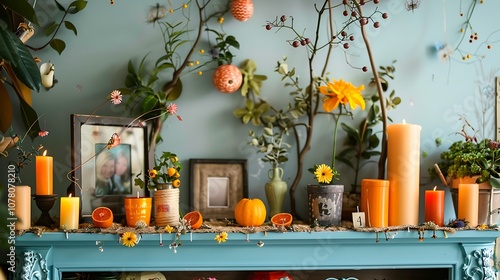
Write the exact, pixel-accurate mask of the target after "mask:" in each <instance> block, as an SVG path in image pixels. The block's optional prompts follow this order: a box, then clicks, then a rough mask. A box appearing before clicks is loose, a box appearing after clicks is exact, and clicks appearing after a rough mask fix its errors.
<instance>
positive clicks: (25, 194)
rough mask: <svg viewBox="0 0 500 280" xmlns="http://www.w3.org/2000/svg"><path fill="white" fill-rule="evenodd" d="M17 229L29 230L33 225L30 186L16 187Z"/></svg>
mask: <svg viewBox="0 0 500 280" xmlns="http://www.w3.org/2000/svg"><path fill="white" fill-rule="evenodd" d="M14 194H15V197H14V201H15V203H16V204H15V210H14V214H15V215H16V218H17V221H16V229H17V230H28V229H30V227H31V188H30V187H29V186H16V187H15V193H14Z"/></svg>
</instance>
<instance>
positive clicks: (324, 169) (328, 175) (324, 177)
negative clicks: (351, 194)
mask: <svg viewBox="0 0 500 280" xmlns="http://www.w3.org/2000/svg"><path fill="white" fill-rule="evenodd" d="M314 175H316V179H317V180H318V182H319V183H326V184H329V183H330V182H331V181H332V179H333V170H332V168H331V167H330V166H328V165H326V164H321V165H319V166H318V167H317V168H316V171H314Z"/></svg>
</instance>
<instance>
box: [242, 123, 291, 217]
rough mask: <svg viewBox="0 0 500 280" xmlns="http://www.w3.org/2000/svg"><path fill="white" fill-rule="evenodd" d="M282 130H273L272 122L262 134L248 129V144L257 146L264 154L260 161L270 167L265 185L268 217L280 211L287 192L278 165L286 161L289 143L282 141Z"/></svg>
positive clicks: (281, 171)
mask: <svg viewBox="0 0 500 280" xmlns="http://www.w3.org/2000/svg"><path fill="white" fill-rule="evenodd" d="M285 133H286V132H285V131H284V130H278V132H274V129H273V124H272V122H269V123H267V126H266V127H264V129H263V134H261V135H257V134H255V132H254V131H252V130H250V131H249V135H250V137H251V141H250V142H249V145H251V146H253V147H255V148H257V151H258V153H262V154H264V156H263V157H262V161H264V162H269V163H271V165H272V168H271V169H269V170H268V172H267V175H268V177H269V179H270V181H268V182H267V183H266V185H265V190H266V198H267V201H268V203H269V211H268V212H269V217H273V216H274V215H276V214H278V213H281V212H282V209H283V201H284V200H285V196H286V192H287V184H286V182H285V181H283V180H282V177H283V169H282V168H281V167H279V165H280V164H283V163H285V162H287V161H288V149H289V148H290V147H291V146H290V144H288V143H285V142H284V141H283V135H284V134H285Z"/></svg>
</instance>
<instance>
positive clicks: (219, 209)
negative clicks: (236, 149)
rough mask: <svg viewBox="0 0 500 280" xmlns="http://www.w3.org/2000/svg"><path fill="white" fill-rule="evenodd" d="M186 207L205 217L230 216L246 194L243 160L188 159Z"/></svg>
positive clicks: (229, 217)
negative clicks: (187, 197)
mask: <svg viewBox="0 0 500 280" xmlns="http://www.w3.org/2000/svg"><path fill="white" fill-rule="evenodd" d="M189 167H190V170H189V172H190V209H191V211H200V212H202V213H203V218H205V219H234V209H235V208H236V204H237V203H238V202H239V201H240V200H241V199H242V198H244V197H247V196H248V174H247V160H246V159H190V160H189Z"/></svg>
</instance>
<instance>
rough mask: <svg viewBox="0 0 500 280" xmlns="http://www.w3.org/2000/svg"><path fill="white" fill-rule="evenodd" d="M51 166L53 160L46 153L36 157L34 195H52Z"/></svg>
mask: <svg viewBox="0 0 500 280" xmlns="http://www.w3.org/2000/svg"><path fill="white" fill-rule="evenodd" d="M53 165H54V160H53V158H52V157H51V156H47V151H45V152H44V153H43V156H37V157H36V195H51V194H53V176H54V171H53V170H54V167H53Z"/></svg>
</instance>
